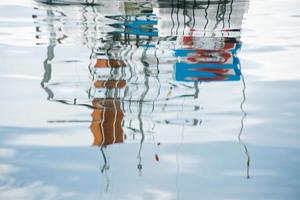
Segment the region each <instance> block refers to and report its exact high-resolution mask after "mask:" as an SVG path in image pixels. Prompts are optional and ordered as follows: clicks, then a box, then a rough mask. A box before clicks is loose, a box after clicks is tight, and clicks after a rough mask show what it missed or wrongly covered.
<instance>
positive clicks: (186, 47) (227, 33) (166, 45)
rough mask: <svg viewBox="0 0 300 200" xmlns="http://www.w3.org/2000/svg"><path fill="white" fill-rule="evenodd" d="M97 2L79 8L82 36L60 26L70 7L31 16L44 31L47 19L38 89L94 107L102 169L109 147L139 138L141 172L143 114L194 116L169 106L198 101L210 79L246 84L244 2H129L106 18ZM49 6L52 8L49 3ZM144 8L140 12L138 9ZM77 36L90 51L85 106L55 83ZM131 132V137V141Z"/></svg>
mask: <svg viewBox="0 0 300 200" xmlns="http://www.w3.org/2000/svg"><path fill="white" fill-rule="evenodd" d="M53 2H55V1H53ZM99 2H101V4H99V5H98V6H88V5H86V4H87V3H85V5H84V6H83V7H77V8H76V9H77V10H79V11H80V17H77V18H76V19H77V20H79V21H77V22H75V23H74V22H73V24H77V26H80V27H81V30H83V31H82V33H80V34H78V33H77V32H78V27H75V28H74V30H70V31H69V32H68V33H64V27H63V26H64V25H66V23H67V22H68V20H66V19H68V17H70V14H68V13H67V12H68V10H67V11H66V12H64V8H61V10H62V11H60V12H58V11H57V7H56V8H55V9H54V8H53V7H51V6H46V10H47V15H46V16H44V18H43V17H42V19H39V16H37V15H35V16H34V17H33V18H34V20H37V24H38V25H37V27H40V26H39V23H45V22H46V26H47V31H49V34H48V35H49V41H48V50H47V58H46V59H45V61H44V69H45V73H44V78H43V80H42V83H41V86H42V88H43V89H44V90H45V91H46V92H47V94H48V97H47V99H48V100H50V101H57V102H60V103H64V104H71V105H81V106H86V107H88V108H90V109H93V114H92V118H93V119H92V122H91V131H92V133H93V136H94V145H98V146H100V149H101V154H102V156H103V160H104V165H103V168H102V172H107V170H108V169H109V162H108V160H107V159H106V154H105V149H106V148H107V146H109V145H112V144H115V143H121V142H123V141H124V140H125V139H126V138H127V139H129V138H133V139H134V140H137V139H136V138H138V137H137V135H139V136H140V140H139V143H140V145H139V148H138V156H137V158H138V161H137V162H138V165H137V167H138V170H139V173H141V171H142V146H143V142H144V141H145V139H146V136H147V133H148V132H151V131H153V130H151V131H150V130H146V128H145V121H146V122H147V120H145V119H146V117H145V115H146V114H147V115H151V114H152V113H155V112H157V111H158V110H160V111H161V112H169V111H168V108H169V109H173V110H175V112H178V113H181V112H186V113H190V112H197V111H198V110H199V106H198V105H196V106H190V105H189V106H184V108H182V109H180V108H178V106H177V105H174V106H173V105H172V102H174V101H176V100H178V99H185V98H191V99H193V98H198V95H199V90H200V89H199V84H202V85H203V83H205V82H208V81H239V80H240V79H242V81H243V85H244V86H245V82H244V77H243V76H242V73H241V69H240V67H239V66H240V63H239V60H238V58H237V52H238V50H239V49H240V47H241V42H240V26H241V21H242V17H243V14H244V12H245V11H246V7H247V2H246V1H243V2H242V1H237V2H238V3H239V5H238V7H237V8H238V9H237V13H235V11H234V9H233V8H234V3H233V1H212V0H208V1H207V2H203V1H201V2H200V1H199V2H198V1H174V0H172V1H171V2H169V1H160V0H157V1H154V3H153V4H152V3H149V2H147V3H145V2H142V3H140V4H139V3H137V2H136V3H134V4H130V3H129V2H127V4H126V5H124V6H120V8H118V9H119V10H118V14H116V15H113V14H112V13H105V12H104V14H103V13H102V11H103V10H104V9H101V8H102V7H101V6H104V7H105V5H106V4H105V2H107V1H93V3H99ZM112 2H114V1H112ZM47 3H48V4H51V2H50V1H48V2H47ZM109 3H111V2H109ZM243 3H244V4H245V5H243ZM102 4H103V5H102ZM112 4H113V3H112ZM113 5H115V4H113ZM139 6H143V7H142V8H141V9H137V8H138V7H139ZM121 8H124V9H123V11H120V9H121ZM70 10H72V9H70ZM73 11H74V10H73ZM73 11H72V12H73ZM106 12H107V11H106ZM56 14H57V15H59V16H63V19H64V20H66V21H65V22H64V23H59V22H60V21H59V18H58V17H57V16H56ZM105 14H107V16H105ZM70 18H71V19H72V17H70ZM100 19H101V20H100ZM80 20H81V21H80ZM102 21H104V22H102ZM101 23H102V24H101ZM57 24H59V25H57ZM78 24H80V25H78ZM103 27H105V28H103ZM101 28H102V29H101ZM106 28H107V30H106ZM42 31H43V30H42ZM74 32H75V33H74ZM39 34H41V29H40V28H37V35H39ZM72 34H73V35H72ZM78 35H79V36H78ZM72 37H73V40H79V41H81V43H82V44H83V45H85V46H87V47H88V48H89V49H90V52H91V53H90V58H89V59H90V64H89V67H88V70H89V74H90V79H89V80H87V82H88V83H89V84H88V85H89V86H88V89H86V90H87V92H86V93H85V94H86V96H85V97H84V98H85V99H86V100H85V101H83V102H81V101H82V100H81V99H83V98H80V100H79V98H77V97H73V96H71V97H70V98H69V97H68V98H60V97H59V96H57V93H56V92H55V90H53V89H52V86H54V85H56V86H57V85H58V86H59V85H63V84H64V83H53V82H51V81H52V80H51V74H52V71H53V65H52V61H53V60H54V56H55V55H54V48H56V47H57V46H59V45H62V44H64V42H66V43H67V41H66V40H65V39H66V38H67V39H69V38H72ZM37 39H38V40H39V37H37ZM77 42H78V41H77ZM172 77H173V79H172ZM162 80H168V83H162ZM202 85H201V86H202ZM58 88H59V87H58ZM166 88H168V89H166ZM183 88H184V89H183ZM244 88H245V87H244ZM243 97H244V98H243V99H244V100H243V102H242V104H241V111H242V112H243V116H242V120H241V130H240V132H239V135H238V140H239V142H240V143H241V144H242V146H243V148H244V151H245V153H246V156H247V177H248V176H249V165H250V156H249V152H248V150H247V147H246V145H245V144H244V143H243V142H242V140H241V135H242V131H243V127H244V124H243V122H244V119H245V118H246V112H245V111H244V109H243V104H244V102H245V89H244V90H243ZM151 120H152V123H153V124H165V125H170V124H172V125H178V124H179V125H180V124H183V126H199V125H200V124H201V123H202V120H201V119H197V118H190V119H183V118H180V119H176V120H174V119H169V118H166V119H158V120H156V119H151ZM52 122H54V121H52ZM74 122H75V121H74ZM135 122H137V123H135ZM123 129H124V130H123ZM123 131H124V133H123ZM130 133H131V136H132V137H129V136H128V135H129V134H130Z"/></svg>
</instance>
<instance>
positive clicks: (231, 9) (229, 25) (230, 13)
mask: <svg viewBox="0 0 300 200" xmlns="http://www.w3.org/2000/svg"><path fill="white" fill-rule="evenodd" d="M233 1H234V0H231V2H230V12H229V15H228V29H229V30H230V28H231V23H230V21H231V15H232V11H233Z"/></svg>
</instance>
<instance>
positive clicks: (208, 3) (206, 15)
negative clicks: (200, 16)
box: [204, 0, 210, 37]
mask: <svg viewBox="0 0 300 200" xmlns="http://www.w3.org/2000/svg"><path fill="white" fill-rule="evenodd" d="M209 5H210V0H208V1H207V6H206V8H205V19H206V24H205V25H204V37H205V36H206V28H207V25H208V22H209V20H208V12H207V11H208V8H209Z"/></svg>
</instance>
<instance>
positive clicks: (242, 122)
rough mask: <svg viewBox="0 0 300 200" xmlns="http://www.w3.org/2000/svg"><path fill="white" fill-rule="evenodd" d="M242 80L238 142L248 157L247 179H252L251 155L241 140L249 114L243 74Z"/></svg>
mask: <svg viewBox="0 0 300 200" xmlns="http://www.w3.org/2000/svg"><path fill="white" fill-rule="evenodd" d="M240 67H241V66H240ZM241 79H242V85H243V90H242V93H243V99H242V102H241V104H240V109H241V112H242V113H243V115H242V118H241V128H240V131H239V134H238V141H239V143H240V144H241V145H242V147H243V149H244V153H245V156H246V177H247V178H248V179H249V178H250V154H249V151H248V148H247V146H246V144H245V143H244V142H243V140H242V138H241V137H242V133H243V130H244V120H245V119H246V117H247V112H246V111H245V109H244V105H245V102H246V83H245V78H244V75H243V73H241Z"/></svg>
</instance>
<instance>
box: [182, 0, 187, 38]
mask: <svg viewBox="0 0 300 200" xmlns="http://www.w3.org/2000/svg"><path fill="white" fill-rule="evenodd" d="M186 12H187V11H186V8H185V0H183V9H182V14H183V30H182V35H184V32H185V27H186V19H185V17H186Z"/></svg>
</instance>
